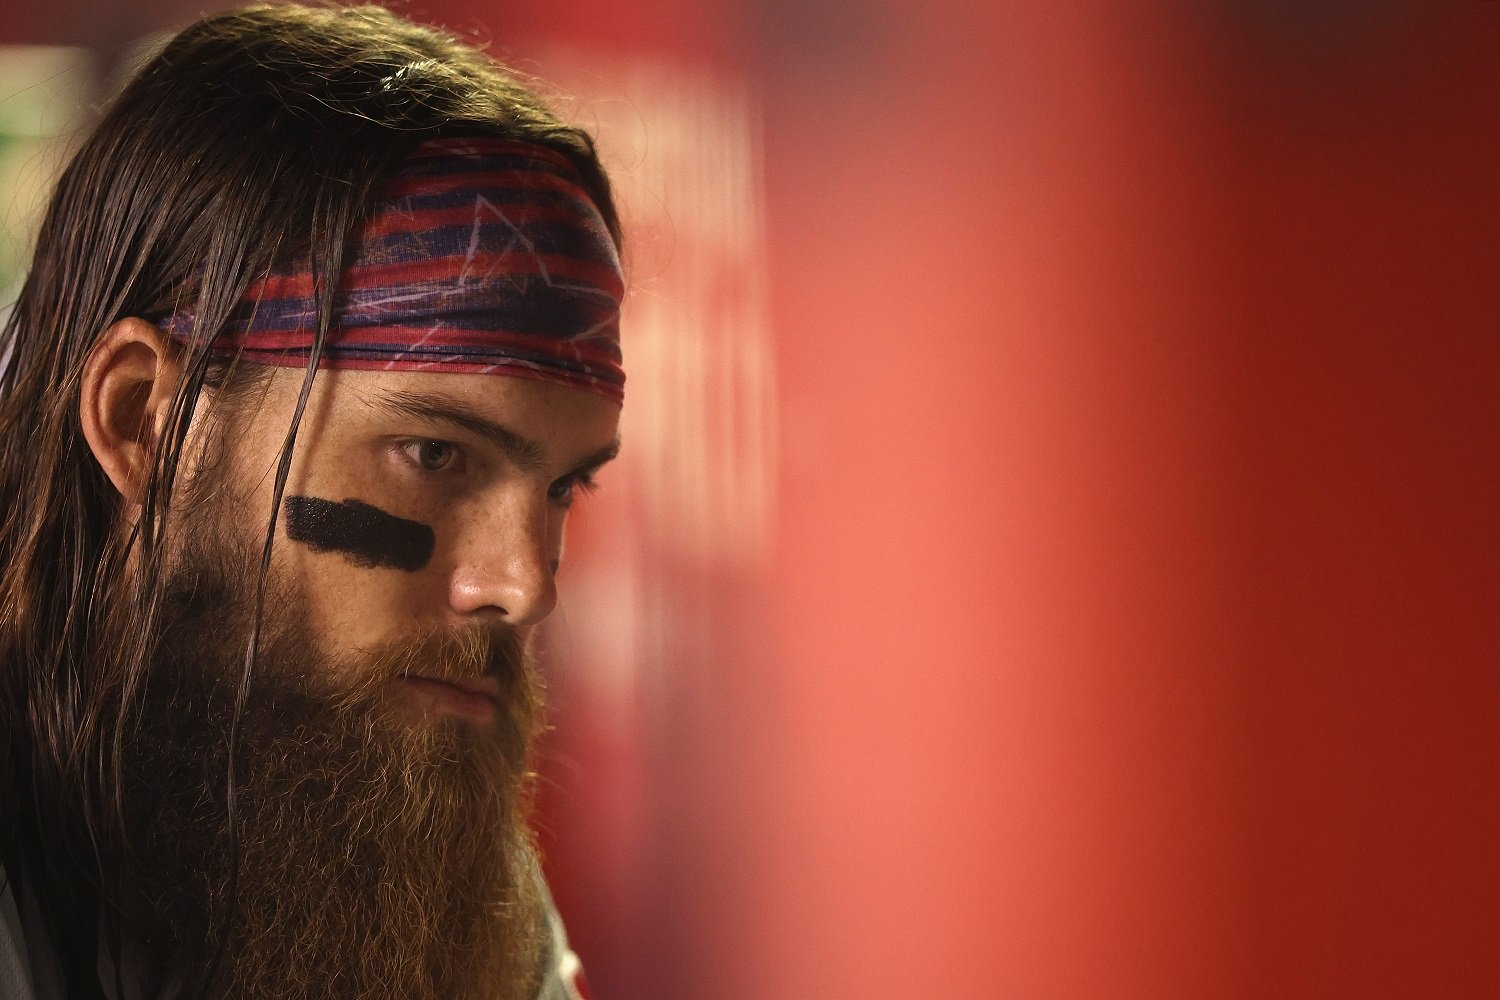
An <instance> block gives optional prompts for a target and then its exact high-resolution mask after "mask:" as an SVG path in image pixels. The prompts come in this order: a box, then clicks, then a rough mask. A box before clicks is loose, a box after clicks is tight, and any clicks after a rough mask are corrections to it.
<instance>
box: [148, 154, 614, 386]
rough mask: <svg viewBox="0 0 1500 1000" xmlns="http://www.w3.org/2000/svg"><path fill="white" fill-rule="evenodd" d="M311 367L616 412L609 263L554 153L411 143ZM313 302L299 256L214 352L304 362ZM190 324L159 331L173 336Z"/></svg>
mask: <svg viewBox="0 0 1500 1000" xmlns="http://www.w3.org/2000/svg"><path fill="white" fill-rule="evenodd" d="M347 260H348V262H349V263H348V264H347V266H346V267H345V268H344V272H343V275H342V276H341V279H340V283H339V288H338V292H337V295H336V298H335V304H334V323H333V327H332V329H330V331H329V334H328V338H327V339H326V341H325V343H324V345H323V353H322V357H321V358H320V362H319V363H320V365H321V366H322V367H328V368H357V369H373V370H381V371H391V370H422V371H441V372H467V373H481V374H497V375H517V376H521V377H524V378H535V379H542V380H545V381H550V382H559V383H562V384H564V385H571V386H575V387H578V388H582V389H587V390H590V391H593V392H597V393H600V394H602V395H604V396H607V397H609V398H610V399H613V400H614V401H616V402H619V401H620V400H621V399H622V398H623V395H624V389H625V371H624V369H623V368H622V367H621V358H620V326H619V319H620V301H621V299H622V297H623V295H624V281H623V279H622V277H621V271H620V260H619V255H618V252H617V250H616V247H615V243H614V239H613V238H612V237H611V236H610V234H609V229H608V227H606V225H605V223H604V219H603V217H602V216H601V215H600V214H599V209H598V208H597V207H596V206H595V204H594V202H593V200H592V199H591V198H590V197H589V195H588V192H587V191H586V190H585V188H584V187H583V184H582V181H581V179H580V178H579V176H578V173H577V171H576V170H575V169H574V168H573V166H572V164H570V163H569V162H568V161H567V159H566V158H564V157H563V156H561V155H560V154H558V153H555V152H553V151H552V150H549V149H546V148H543V147H541V146H535V145H532V144H530V143H524V142H512V141H507V140H500V139H487V138H463V139H437V140H433V141H430V142H426V143H423V144H422V145H420V146H418V147H417V148H416V150H415V151H414V152H413V153H412V154H411V155H410V156H408V157H407V158H406V160H405V162H404V163H403V164H402V166H401V167H400V169H399V170H398V171H397V172H396V173H395V174H394V175H393V176H392V177H391V178H390V179H389V180H388V181H386V182H385V183H384V184H382V185H380V186H379V187H378V188H377V190H376V193H375V197H374V200H373V205H372V210H371V213H370V215H369V217H368V218H367V220H366V221H365V223H364V224H363V227H362V228H361V229H360V230H359V232H358V233H357V235H356V237H355V240H354V243H353V245H352V247H351V252H350V255H349V256H348V257H347ZM317 315H318V309H317V299H316V297H315V291H314V287H313V278H312V273H311V269H310V268H309V267H308V265H307V262H306V261H305V260H304V261H302V262H300V263H297V264H294V265H292V266H290V267H287V268H280V269H277V270H274V271H272V272H271V274H270V275H268V276H267V277H266V278H265V279H263V280H259V281H256V282H253V283H252V284H251V286H250V288H249V289H248V290H247V291H246V292H245V295H244V296H243V298H242V299H241V301H240V303H239V305H238V306H237V307H236V309H235V310H234V312H233V314H232V315H231V317H230V321H229V324H228V326H227V328H226V329H225V330H224V331H223V333H221V334H220V336H219V337H218V338H217V339H216V340H215V342H214V350H215V351H224V352H238V353H240V355H241V356H242V357H244V358H245V359H246V360H249V361H255V362H259V363H261V364H271V365H289V366H298V367H301V366H305V365H306V364H307V361H308V356H309V354H310V352H311V350H312V344H313V332H314V330H315V329H316V327H317ZM192 328H193V319H192V316H191V314H188V313H178V314H176V315H174V316H172V317H171V318H170V319H169V320H167V322H166V323H165V324H164V329H166V331H167V332H168V333H169V334H170V335H171V336H173V337H174V338H176V339H179V340H183V341H186V340H187V339H188V338H189V336H190V335H191V333H192Z"/></svg>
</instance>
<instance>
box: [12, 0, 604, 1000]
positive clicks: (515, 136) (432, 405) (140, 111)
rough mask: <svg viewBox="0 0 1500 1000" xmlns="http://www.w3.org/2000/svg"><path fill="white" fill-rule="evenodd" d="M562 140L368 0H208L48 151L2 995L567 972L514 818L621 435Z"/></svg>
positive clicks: (19, 482) (19, 601) (18, 350)
mask: <svg viewBox="0 0 1500 1000" xmlns="http://www.w3.org/2000/svg"><path fill="white" fill-rule="evenodd" d="M618 245H619V231H618V223H617V221H616V216H615V210H614V207H613V203H612V200H611V197H610V190H609V184H608V181H607V180H606V178H605V176H604V173H603V172H602V170H601V168H600V166H599V163H598V160H597V158H596V156H595V154H594V147H593V144H592V142H591V140H590V139H589V137H588V136H587V135H586V134H584V133H583V132H580V131H579V130H577V129H574V128H570V127H568V126H566V125H564V124H563V123H561V122H560V121H558V120H557V119H556V118H555V117H554V116H553V115H552V114H551V113H550V112H549V111H547V110H546V109H545V108H544V107H543V106H542V104H541V103H540V102H539V101H538V99H537V98H536V97H535V96H534V95H533V94H532V93H530V92H529V91H528V90H526V89H525V88H524V87H522V86H521V85H520V84H518V83H517V82H516V81H515V80H514V79H513V78H512V77H510V76H508V75H507V74H506V73H505V72H504V71H503V70H502V69H500V68H499V67H498V66H496V65H495V64H494V63H493V62H491V61H489V60H488V59H486V58H485V57H483V56H482V55H480V54H479V53H478V52H476V51H474V50H473V49H470V48H467V47H465V46H462V45H460V44H458V43H457V42H455V41H454V40H452V39H451V38H449V37H446V36H444V35H442V34H440V33H437V32H435V31H432V30H430V29H426V28H421V27H417V26H415V25H412V24H410V23H408V22H405V21H403V20H401V19H399V18H397V17H395V16H393V15H391V14H389V13H387V12H385V11H383V10H379V9H374V8H361V9H309V8H302V7H295V6H275V7H258V8H252V9H247V10H244V11H239V12H234V13H229V14H224V15H219V16H214V17H210V18H208V19H206V20H204V21H202V22H200V23H198V24H196V25H194V26H192V27H190V28H188V29H187V30H186V31H184V32H183V33H182V34H180V35H178V36H177V37H176V38H175V39H174V40H173V41H172V42H170V43H169V44H168V45H167V46H166V47H165V48H164V49H163V50H162V51H161V52H160V53H159V54H158V55H157V56H156V57H155V58H154V59H152V60H151V61H150V63H149V64H148V65H146V66H145V67H144V69H142V70H141V71H140V73H139V74H138V75H137V76H136V77H135V79H134V80H133V81H132V82H131V83H130V84H129V85H128V86H127V87H126V88H125V89H124V91H123V92H122V93H121V94H120V96H119V97H118V98H117V99H116V100H115V102H114V103H113V104H112V105H111V107H110V108H109V109H108V111H107V113H106V114H105V116H104V118H103V120H102V122H101V123H100V125H99V126H98V128H97V130H96V131H95V132H94V133H93V134H92V136H91V137H90V138H89V139H88V141H87V142H86V143H85V144H84V145H83V147H82V149H81V150H80V151H79V153H78V154H77V156H76V157H75V159H74V160H73V161H72V163H71V164H70V166H69V167H68V168H67V170H66V171H65V173H64V175H63V177H62V180H61V181H60V183H59V187H58V190H57V193H56V196H55V198H54V200H53V202H52V204H51V207H50V209H49V211H48V213H47V216H46V219H45V222H44V224H43V227H42V230H41V232H40V235H39V239H38V246H37V251H36V256H35V259H34V263H33V266H32V269H31V272H30V275H29V277H28V280H27V282H26V284H25V287H24V290H23V291H22V293H21V296H20V298H19V300H18V302H17V303H16V305H15V309H14V312H13V315H12V317H11V319H10V322H9V324H8V326H7V328H6V331H5V347H6V350H7V352H8V354H9V362H8V366H7V367H6V369H5V371H4V374H3V383H0V389H3V398H0V477H3V489H4V496H5V497H6V498H7V499H8V501H9V503H8V505H7V508H6V512H5V516H4V519H3V524H0V560H3V566H0V571H3V576H0V615H3V618H0V713H3V714H0V718H3V725H4V727H5V728H4V743H3V744H0V746H3V757H0V811H3V812H0V850H3V862H4V868H5V874H6V876H7V878H6V882H5V892H4V894H3V896H0V989H3V990H4V995H5V996H6V997H36V998H39V1000H42V998H46V1000H51V998H61V997H69V998H74V997H89V998H95V997H110V998H114V1000H137V998H158V997H159V998H168V997H170V998H188V997H235V998H259V997H282V998H294V997H295V998H311V997H322V998H335V997H337V998H349V997H382V998H402V1000H406V998H444V1000H451V998H475V1000H509V998H526V1000H530V998H533V997H538V996H545V997H548V998H566V997H574V996H577V995H578V994H577V993H576V992H575V986H574V985H573V984H572V983H573V967H574V966H575V965H576V960H574V959H573V958H572V956H571V953H569V952H568V951H567V949H566V946H565V943H564V942H563V940H562V937H561V933H560V925H559V924H557V922H556V919H555V913H553V911H552V909H551V907H550V902H549V900H548V898H547V894H546V889H545V886H544V885H543V884H542V882H541V879H540V876H539V874H538V868H537V864H536V860H535V856H534V853H533V850H532V846H531V838H530V836H529V833H528V829H527V800H528V795H527V788H528V781H527V775H528V771H527V767H528V763H527V762H528V753H529V748H530V744H531V740H532V738H533V736H534V734H535V733H536V731H537V728H538V722H537V713H538V693H537V690H536V688H537V685H536V681H535V679H534V677H533V673H532V669H531V667H530V665H529V663H528V660H527V657H526V656H525V655H524V652H525V650H526V648H527V642H528V637H529V636H530V634H531V632H532V630H533V629H534V628H535V626H536V625H537V623H538V622H540V621H541V620H542V619H543V618H544V617H546V615H547V614H548V612H549V611H550V610H551V609H552V606H553V603H554V601H555V596H556V589H555V582H554V578H555V574H556V572H557V569H558V561H559V559H560V556H561V551H562V541H563V527H564V521H565V520H566V517H567V514H568V508H569V505H570V504H571V503H572V502H573V500H574V498H575V497H576V496H577V495H578V494H579V493H580V492H583V491H586V490H587V489H588V488H589V487H590V486H591V484H592V477H593V475H594V473H595V472H596V471H597V470H598V468H599V467H600V466H602V465H603V464H604V463H605V462H607V461H608V460H609V459H610V458H611V457H613V455H614V453H615V451H616V449H617V446H618V445H617V441H618V439H617V428H618V420H619V406H620V400H621V397H622V390H623V386H624V374H623V371H622V369H621V367H620V353H619V341H618V313H619V305H620V299H621V295H622V282H621V274H620V265H619V258H618Z"/></svg>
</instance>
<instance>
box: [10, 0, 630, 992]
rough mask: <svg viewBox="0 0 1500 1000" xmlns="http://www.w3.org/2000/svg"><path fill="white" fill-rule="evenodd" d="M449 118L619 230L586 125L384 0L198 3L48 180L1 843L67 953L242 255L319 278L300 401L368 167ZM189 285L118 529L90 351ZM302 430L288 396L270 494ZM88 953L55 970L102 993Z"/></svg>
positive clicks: (66, 956)
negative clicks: (82, 399) (83, 393)
mask: <svg viewBox="0 0 1500 1000" xmlns="http://www.w3.org/2000/svg"><path fill="white" fill-rule="evenodd" d="M443 135H489V136H496V137H500V138H511V139H521V140H525V141H528V142H533V143H537V144H540V145H543V146H546V147H549V148H551V149H553V150H555V151H557V152H559V153H561V154H562V155H564V156H566V157H567V158H568V159H569V160H570V161H571V162H572V163H573V164H574V166H575V167H576V168H577V169H578V171H579V172H580V174H581V176H582V177H583V178H584V182H585V185H586V187H587V188H588V189H589V191H590V194H591V195H592V197H593V199H594V201H595V202H596V204H597V205H598V207H599V210H600V212H601V213H602V214H603V216H604V218H605V220H606V223H607V224H608V226H609V227H610V231H611V233H612V234H614V236H615V238H616V240H617V241H618V239H619V234H618V222H617V219H616V215H615V211H614V207H613V202H612V199H611V196H610V189H609V184H608V181H607V180H606V178H605V176H604V174H603V172H602V170H601V168H600V166H599V163H598V159H597V157H596V155H595V152H594V147H593V143H592V141H591V140H590V138H589V136H588V135H587V134H586V133H584V132H582V131H580V130H578V129H575V128H571V127H569V126H566V125H564V124H563V123H562V122H560V121H559V120H558V119H557V118H556V117H554V116H553V114H552V113H551V112H549V111H548V110H547V109H546V108H545V107H544V106H543V105H542V103H541V102H540V101H539V100H538V98H537V97H536V96H535V95H534V94H533V93H532V92H531V91H530V90H528V89H527V88H526V87H524V86H523V85H522V84H521V83H519V82H518V81H517V80H516V79H515V78H514V76H512V75H510V74H509V73H507V72H506V71H505V70H503V69H502V68H501V67H499V66H498V65H497V64H496V63H494V62H493V61H491V60H490V59H489V58H487V57H486V56H484V55H483V54H481V53H479V52H478V51H476V50H475V49H473V48H470V47H468V46H466V45H463V44H461V43H459V42H458V41H456V40H455V39H453V38H451V37H449V36H447V35H445V34H443V33H441V32H438V31H435V30H433V29H430V28H426V27H420V26H417V25H414V24H411V23H409V22H407V21H404V20H402V19H400V18H398V17H396V16H395V15H393V14H391V13H389V12H387V11H385V10H383V9H380V8H376V7H358V8H316V7H304V6H296V5H276V6H257V7H252V8H247V9H244V10H240V11H234V12H230V13H225V14H219V15H215V16H212V17H208V18H206V19H204V20H202V21H200V22H198V23H196V24H194V25H192V26H191V27H189V28H187V29H186V30H184V31H183V32H182V33H181V34H179V35H178V36H177V37H176V38H174V39H173V40H172V41H171V42H170V43H169V44H167V46H166V47H165V48H164V49H163V50H162V51H161V52H160V53H159V54H157V55H156V56H155V57H154V58H153V59H151V60H150V62H149V63H148V64H147V65H146V66H145V67H144V68H143V69H142V70H141V71H140V72H139V73H138V75H137V76H136V77H135V78H134V79H133V80H132V81H131V82H130V83H129V84H128V85H127V86H126V87H125V89H124V91H123V92H122V93H121V94H120V95H119V96H118V98H116V99H115V101H114V102H113V104H112V105H111V106H110V107H109V109H108V110H107V112H106V114H105V115H104V117H103V119H102V121H101V122H100V124H99V125H98V127H97V128H96V129H95V130H94V132H93V134H92V135H91V137H90V138H89V139H88V140H87V142H86V143H85V144H84V145H83V147H82V148H81V149H80V151H79V152H78V154H77V155H76V156H75V157H74V159H73V160H72V162H71V164H70V165H69V166H68V168H67V169H66V171H65V172H64V174H63V176H62V179H61V181H60V182H59V184H58V188H57V191H56V194H55V196H54V198H53V200H52V203H51V205H50V207H49V210H48V212H47V214H46V217H45V220H44V222H43V224H42V228H41V231H40V233H39V237H38V244H37V252H36V256H35V259H34V261H33V264H32V269H31V272H30V274H29V276H28V278H27V280H26V283H25V286H24V288H23V289H22V292H21V295H20V297H19V299H18V301H17V302H16V305H15V309H14V312H13V313H12V315H11V317H10V319H9V322H8V323H7V324H6V327H5V330H4V343H3V348H4V350H6V351H8V352H9V361H8V365H7V367H6V369H5V371H4V373H3V375H0V495H3V496H6V497H9V498H10V503H9V505H8V507H7V509H6V511H5V512H4V515H3V519H0V723H3V725H4V736H3V742H0V803H3V808H4V809H5V810H6V812H7V815H5V816H4V817H3V819H0V845H3V847H4V850H5V860H6V862H7V868H8V869H10V870H11V874H12V877H13V878H14V877H15V875H16V874H18V871H17V869H20V870H21V871H24V872H25V873H26V876H27V877H28V878H30V879H32V880H34V882H35V892H34V895H35V897H36V899H37V901H38V903H39V905H40V906H41V908H42V911H43V914H44V917H45V918H46V920H47V922H48V923H49V924H50V925H51V926H50V931H51V933H52V934H53V936H54V938H55V939H56V940H57V943H58V946H59V948H60V950H61V951H62V959H63V961H62V963H61V964H62V966H63V967H64V968H65V969H69V970H71V971H75V972H76V971H77V970H92V969H94V968H95V967H96V964H95V962H94V961H93V960H92V959H93V956H94V948H95V947H96V944H95V942H96V941H97V937H98V934H97V928H98V924H97V919H98V917H99V914H100V901H99V900H100V893H105V894H106V895H107V892H108V873H106V872H101V871H99V863H98V861H97V857H98V845H99V844H100V843H101V841H103V840H105V839H106V838H111V837H116V836H118V824H117V822H116V820H117V818H118V815H119V806H120V801H119V794H120V790H119V780H120V779H119V765H120V758H119V754H120V747H121V746H122V742H123V740H124V739H125V737H126V732H127V728H128V726H129V725H130V720H131V717H132V706H133V705H134V704H135V699H136V696H137V695H138V694H139V692H140V690H141V685H142V680H143V678H144V676H145V674H146V671H147V670H148V669H149V662H150V654H151V643H152V636H154V635H155V634H156V631H157V626H156V623H157V621H158V617H159V612H160V583H161V579H160V578H161V570H162V559H161V555H162V534H163V528H164V525H165V522H166V517H167V514H168V510H169V506H170V499H171V497H172V495H173V483H174V481H175V479H176V476H177V473H178V460H179V456H180V454H181V452H182V447H183V441H184V439H185V436H186V434H187V430H188V426H189V423H190V421H191V420H192V417H193V413H194V409H195V406H196V405H197V403H198V401H199V397H200V394H201V393H202V391H203V390H204V388H205V387H209V388H214V387H215V386H217V385H220V384H222V382H223V375H224V370H223V366H221V365H218V364H216V363H215V360H214V354H213V352H212V350H211V348H212V346H213V341H214V338H215V336H216V335H217V334H218V333H219V331H220V330H221V329H222V327H223V326H224V324H225V323H226V321H227V319H228V317H229V314H230V311H231V309H232V308H233V306H234V304H235V302H236V301H237V300H238V299H239V297H240V296H241V294H243V291H244V289H245V288H246V287H247V286H248V285H249V283H250V282H251V281H252V280H253V279H254V278H256V277H258V276H260V275H263V274H265V273H266V272H267V271H269V270H270V269H271V268H272V267H274V266H276V265H277V264H279V263H281V262H283V261H284V260H286V259H288V258H289V257H291V256H293V255H303V254H306V255H307V256H308V257H309V258H310V259H311V261H312V264H313V268H314V273H315V275H316V276H317V277H318V281H319V287H320V295H319V321H318V329H317V331H316V334H315V342H314V348H313V357H312V363H311V364H310V365H309V368H308V373H307V378H306V381H305V382H304V387H303V398H304V400H305V398H306V394H307V391H308V390H309V388H310V386H311V383H312V378H313V375H314V374H315V372H316V359H317V357H318V353H319V351H320V350H321V347H322V342H323V339H324V337H325V336H326V334H327V331H328V328H329V325H330V323H331V321H332V315H333V291H334V287H335V286H336V284H337V276H338V274H339V273H340V270H341V266H340V264H341V260H342V259H343V255H344V247H345V243H346V239H347V237H348V235H349V233H350V231H351V228H352V227H353V226H354V225H355V224H356V223H357V222H358V221H359V218H360V215H361V212H362V211H363V209H364V207H365V205H366V202H367V200H368V198H369V194H370V192H371V190H372V188H373V187H374V185H375V184H376V183H377V181H378V180H379V179H380V178H381V177H382V176H383V175H384V174H386V173H388V172H389V171H390V170H391V169H392V168H393V167H394V166H395V165H396V164H397V163H398V162H399V161H400V160H401V159H402V157H403V156H404V155H405V154H406V153H407V152H409V151H410V150H411V149H412V148H413V147H414V146H416V145H417V144H419V143H421V142H423V141H425V140H427V139H431V138H434V137H437V136H443ZM184 307H187V308H190V309H191V310H192V312H193V313H194V315H195V316H196V324H197V325H196V329H195V331H194V334H193V338H192V340H191V343H190V344H189V345H188V347H187V348H186V350H185V354H184V357H183V370H184V375H183V379H182V382H181V384H180V385H179V387H178V391H177V393H176V396H175V397H174V400H173V404H172V406H171V409H170V414H169V418H168V421H167V424H166V429H165V431H164V433H163V435H162V440H161V442H160V443H159V446H158V450H157V454H156V466H155V469H154V472H153V476H152V478H151V480H150V482H149V483H148V484H147V487H146V489H145V491H144V494H143V502H142V511H141V515H140V518H139V520H138V522H137V524H136V526H135V528H134V530H132V531H130V532H128V533H127V532H126V531H125V530H124V529H123V527H122V524H123V518H122V510H121V498H120V496H119V494H118V493H117V492H116V491H115V489H114V488H113V486H112V485H111V483H110V482H109V480H108V479H107V478H106V477H105V475H104V473H103V471H102V470H101V469H100V467H99V465H98V464H97V462H96V461H94V459H93V457H92V454H91V453H90V451H89V448H88V446H87V443H86V442H85V441H84V438H83V434H82V431H81V429H80V424H79V415H78V408H79V382H80V373H81V371H82V368H83V365H84V361H85V359H86V358H87V357H88V354H89V352H90V350H91V348H92V347H93V346H94V344H95V343H96V341H97V339H98V337H99V335H100V334H101V333H102V332H103V331H104V330H105V329H106V328H108V327H109V326H110V325H111V324H112V323H113V322H115V321H116V320H119V319H121V318H123V317H128V316H142V317H146V318H148V319H153V320H159V319H160V318H162V317H164V316H166V315H168V314H170V313H172V312H175V311H178V310H179V309H182V308H184ZM300 412H301V408H300V405H299V408H298V414H299V416H300ZM296 430H297V421H296V420H295V419H294V421H293V423H292V426H291V427H289V428H288V435H287V438H286V442H285V446H284V448H283V452H282V461H281V465H280V468H279V475H278V479H277V485H276V489H277V494H276V495H277V501H278V502H279V497H280V491H281V489H282V487H283V485H284V480H285V476H286V470H287V468H288V465H289V462H290V456H291V447H292V444H293V441H294V439H295V435H296ZM273 516H274V515H273ZM273 530H274V522H273V523H272V525H271V526H269V527H268V530H267V535H266V543H265V550H264V553H263V556H262V574H261V575H262V581H261V586H262V595H263V587H264V575H265V566H266V563H267V560H268V559H269V553H270V538H271V535H272V531H273ZM262 599H263V598H262ZM257 619H258V615H257ZM255 644H256V637H255V636H254V635H253V634H252V636H251V639H250V644H249V649H248V650H247V656H246V661H245V662H246V668H245V675H244V677H243V679H242V683H241V688H240V696H241V700H243V697H244V692H245V690H246V685H247V684H248V681H249V676H250V672H251V671H252V670H253V665H254V651H255ZM232 774H233V772H232V771H231V782H230V785H231V787H229V788H228V789H226V795H227V797H228V801H229V804H230V808H231V809H232V808H233V802H234V789H233V787H232V785H233V778H232ZM103 911H104V912H103V917H104V919H105V920H106V922H108V920H109V908H108V906H104V907H103ZM89 978H90V984H89V985H87V986H81V985H79V984H76V983H75V984H70V989H82V990H86V991H87V992H86V993H84V995H88V993H92V992H93V991H94V989H95V988H96V987H97V984H93V983H92V972H91V971H90V973H89ZM70 995H72V994H70Z"/></svg>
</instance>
